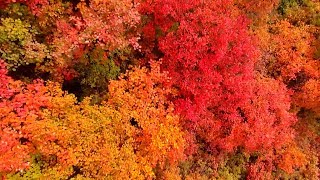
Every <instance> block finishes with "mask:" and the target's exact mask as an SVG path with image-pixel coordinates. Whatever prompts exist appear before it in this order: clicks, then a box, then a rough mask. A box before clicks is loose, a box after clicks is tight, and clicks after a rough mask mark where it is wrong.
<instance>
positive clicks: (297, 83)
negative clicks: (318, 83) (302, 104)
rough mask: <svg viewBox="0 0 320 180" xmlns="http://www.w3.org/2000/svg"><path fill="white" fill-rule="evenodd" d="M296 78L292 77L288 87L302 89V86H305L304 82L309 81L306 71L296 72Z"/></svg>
mask: <svg viewBox="0 0 320 180" xmlns="http://www.w3.org/2000/svg"><path fill="white" fill-rule="evenodd" d="M295 75H296V78H295V79H291V80H289V81H288V83H287V87H288V88H289V89H293V90H295V91H300V90H301V88H302V87H303V86H304V84H305V83H306V82H307V81H308V79H309V78H308V76H307V75H306V73H305V72H303V71H300V72H299V73H296V74H295Z"/></svg>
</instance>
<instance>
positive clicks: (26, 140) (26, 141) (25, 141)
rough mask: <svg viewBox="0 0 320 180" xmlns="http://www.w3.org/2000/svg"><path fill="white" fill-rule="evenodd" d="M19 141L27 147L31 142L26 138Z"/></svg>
mask: <svg viewBox="0 0 320 180" xmlns="http://www.w3.org/2000/svg"><path fill="white" fill-rule="evenodd" d="M19 141H20V144H23V145H26V144H27V143H28V142H30V141H29V140H28V139H27V138H24V137H22V138H20V139H19Z"/></svg>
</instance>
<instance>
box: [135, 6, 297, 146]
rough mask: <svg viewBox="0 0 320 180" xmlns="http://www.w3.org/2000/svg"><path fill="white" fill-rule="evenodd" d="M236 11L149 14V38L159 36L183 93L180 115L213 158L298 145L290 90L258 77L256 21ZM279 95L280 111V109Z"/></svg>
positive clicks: (186, 9)
mask: <svg viewBox="0 0 320 180" xmlns="http://www.w3.org/2000/svg"><path fill="white" fill-rule="evenodd" d="M230 9H233V10H234V8H233V6H232V3H231V2H230V1H228V0H224V1H214V2H212V1H200V0H199V1H197V0H194V1H191V2H189V3H179V1H171V0H167V1H152V2H151V1H146V2H145V3H144V4H143V5H142V10H141V12H142V13H145V14H147V15H149V17H150V18H149V19H148V20H147V24H146V26H145V28H144V29H143V30H144V35H145V36H144V37H143V38H144V39H145V40H148V41H152V35H154V39H153V41H154V42H156V44H157V43H158V45H159V50H160V52H161V53H163V62H164V66H163V68H164V69H165V70H167V71H169V73H170V75H171V77H172V85H173V86H174V87H175V88H176V89H177V90H178V91H177V92H178V93H177V95H176V96H175V97H173V100H174V102H175V105H176V112H178V113H179V114H181V115H182V116H183V117H184V119H185V121H184V126H185V127H186V128H187V129H188V130H189V131H190V132H193V133H195V134H196V137H197V138H198V140H201V141H203V140H204V142H205V143H207V144H208V145H209V146H208V150H209V151H216V150H218V152H225V151H227V152H228V151H229V152H230V151H232V150H234V148H236V147H238V146H244V147H245V149H246V150H247V151H255V150H264V149H265V150H267V149H268V148H270V147H278V145H279V146H280V145H281V144H282V143H285V142H287V139H288V138H285V137H289V139H290V138H291V137H292V131H291V128H290V126H291V125H292V123H294V122H295V119H294V118H293V116H292V115H291V114H290V113H288V110H289V106H290V104H289V101H290V99H289V98H288V96H287V93H286V89H285V88H284V86H283V85H280V84H277V82H273V81H271V80H268V79H265V78H262V80H261V79H260V78H259V77H258V76H257V77H255V71H254V65H255V60H256V59H257V57H258V50H257V49H256V48H255V45H254V44H255V43H254V41H253V39H252V37H251V36H250V35H249V33H248V30H247V29H248V28H247V26H248V21H247V20H246V18H245V17H243V16H239V15H238V14H239V13H235V12H234V11H232V10H230ZM155 48H157V46H155ZM261 83H262V84H261ZM269 86H275V89H268V87H269ZM279 95H280V97H279V99H278V100H280V103H279V104H278V103H277V104H272V103H273V102H275V101H276V99H277V98H278V96H279ZM266 125H268V126H266ZM275 129H278V130H279V129H281V130H283V129H287V130H283V132H282V133H278V134H277V132H275ZM284 134H285V136H283V135H284ZM248 140H249V141H248ZM280 141H282V142H281V143H278V142H280ZM221 150H222V151H221Z"/></svg>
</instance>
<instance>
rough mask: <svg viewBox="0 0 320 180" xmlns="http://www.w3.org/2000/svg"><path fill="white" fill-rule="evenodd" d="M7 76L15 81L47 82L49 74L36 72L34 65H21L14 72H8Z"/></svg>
mask: <svg viewBox="0 0 320 180" xmlns="http://www.w3.org/2000/svg"><path fill="white" fill-rule="evenodd" d="M8 75H9V76H11V77H12V78H13V79H15V80H21V81H33V80H35V79H42V80H44V81H47V80H49V77H50V74H49V72H38V71H37V70H36V64H28V65H21V66H19V67H17V68H16V70H15V71H9V72H8Z"/></svg>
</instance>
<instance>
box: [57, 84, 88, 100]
mask: <svg viewBox="0 0 320 180" xmlns="http://www.w3.org/2000/svg"><path fill="white" fill-rule="evenodd" d="M62 90H63V91H67V92H68V93H72V94H74V95H75V96H76V97H77V99H78V101H81V100H82V97H83V96H82V95H83V89H82V86H81V82H80V80H79V79H72V80H70V81H64V82H63V84H62Z"/></svg>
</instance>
